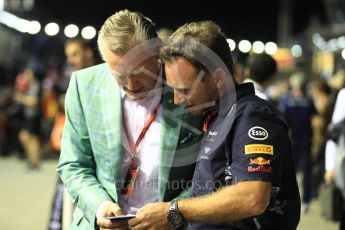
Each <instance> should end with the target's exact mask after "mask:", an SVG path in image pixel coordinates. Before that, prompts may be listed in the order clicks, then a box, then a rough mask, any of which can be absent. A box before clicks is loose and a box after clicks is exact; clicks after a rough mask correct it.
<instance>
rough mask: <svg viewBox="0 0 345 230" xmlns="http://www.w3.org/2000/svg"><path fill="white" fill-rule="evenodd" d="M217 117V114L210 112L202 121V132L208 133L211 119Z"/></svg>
mask: <svg viewBox="0 0 345 230" xmlns="http://www.w3.org/2000/svg"><path fill="white" fill-rule="evenodd" d="M217 115H218V113H217V112H210V113H209V114H208V116H207V117H206V119H205V121H204V125H203V127H202V131H203V132H204V133H207V131H208V127H209V126H210V124H211V122H212V121H213V119H214V118H215V117H216V116H217Z"/></svg>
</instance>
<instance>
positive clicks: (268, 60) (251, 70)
mask: <svg viewBox="0 0 345 230" xmlns="http://www.w3.org/2000/svg"><path fill="white" fill-rule="evenodd" d="M245 72H247V74H246V75H247V76H248V77H247V78H246V79H245V80H244V82H252V83H253V84H254V88H255V94H256V95H257V96H258V97H260V98H262V99H264V100H268V99H269V98H268V96H267V94H266V93H265V91H266V89H267V88H268V87H269V86H270V85H271V83H272V82H273V80H274V78H275V75H276V72H277V62H276V61H275V60H274V59H273V58H272V57H271V56H270V55H268V54H266V53H262V54H254V55H251V56H250V57H249V59H248V61H247V68H246V71H245Z"/></svg>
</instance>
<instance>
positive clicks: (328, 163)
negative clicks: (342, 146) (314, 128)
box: [325, 89, 345, 171]
mask: <svg viewBox="0 0 345 230" xmlns="http://www.w3.org/2000/svg"><path fill="white" fill-rule="evenodd" d="M344 101H345V89H342V90H340V92H339V93H338V97H337V100H336V102H335V107H334V112H333V115H332V123H333V124H336V123H338V122H341V121H343V120H344V119H345V106H344ZM336 159H337V143H335V142H334V141H332V140H328V141H327V143H326V159H325V168H326V171H331V170H334V168H335V161H336Z"/></svg>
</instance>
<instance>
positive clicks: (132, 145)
mask: <svg viewBox="0 0 345 230" xmlns="http://www.w3.org/2000/svg"><path fill="white" fill-rule="evenodd" d="M161 102H162V98H161V100H160V102H159V103H158V105H157V106H156V107H155V109H154V110H153V111H152V113H151V114H150V116H149V117H148V118H147V120H146V122H145V125H144V128H143V129H142V130H141V132H140V134H139V136H138V139H137V140H136V141H135V143H134V142H133V141H132V139H131V138H130V135H129V132H128V127H127V123H126V116H125V112H124V108H123V106H122V124H123V128H124V130H125V133H126V136H127V140H128V143H129V146H130V148H131V151H132V158H133V156H135V155H136V153H137V149H138V146H139V145H140V142H141V141H142V140H143V139H144V137H145V134H146V132H147V130H148V129H149V128H150V126H151V124H152V123H153V121H154V119H155V117H156V115H157V112H158V109H159V106H160V104H161Z"/></svg>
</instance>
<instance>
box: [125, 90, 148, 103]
mask: <svg viewBox="0 0 345 230" xmlns="http://www.w3.org/2000/svg"><path fill="white" fill-rule="evenodd" d="M126 95H127V97H128V98H129V99H131V100H133V101H136V100H141V99H144V98H145V97H146V95H147V92H138V93H131V92H128V91H126Z"/></svg>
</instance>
